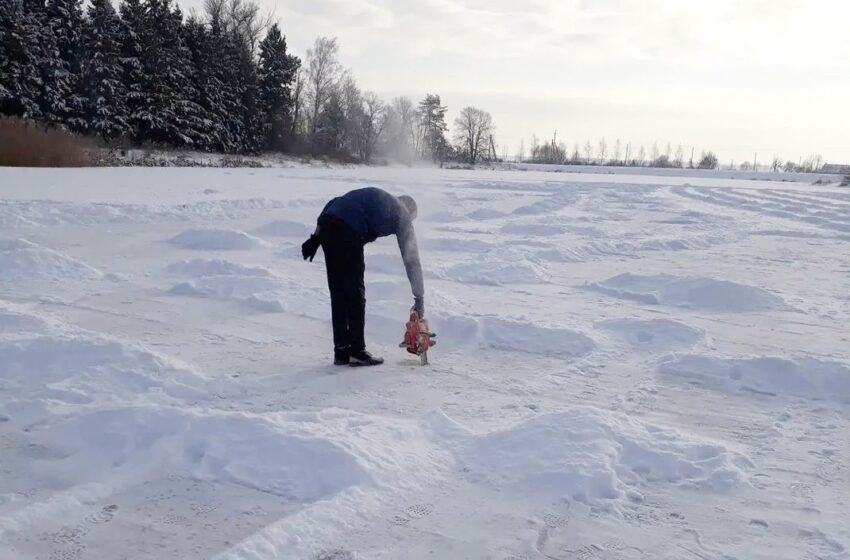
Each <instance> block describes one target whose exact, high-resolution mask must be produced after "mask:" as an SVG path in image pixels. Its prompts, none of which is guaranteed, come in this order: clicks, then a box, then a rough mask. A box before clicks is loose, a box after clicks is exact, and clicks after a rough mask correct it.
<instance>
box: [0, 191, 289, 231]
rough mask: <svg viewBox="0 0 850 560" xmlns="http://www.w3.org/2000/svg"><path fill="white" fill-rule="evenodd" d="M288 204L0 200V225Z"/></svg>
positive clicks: (209, 216)
mask: <svg viewBox="0 0 850 560" xmlns="http://www.w3.org/2000/svg"><path fill="white" fill-rule="evenodd" d="M287 206H288V205H287V204H286V203H284V202H281V201H277V200H270V199H263V198H253V199H246V200H205V201H202V202H195V203H191V204H180V205H175V206H167V205H156V204H114V203H101V202H89V203H78V202H62V201H53V200H51V201H42V200H32V201H0V228H11V227H21V226H56V225H63V224H72V225H86V226H90V225H99V224H121V223H142V224H147V223H158V222H174V221H177V222H179V221H189V220H222V219H238V218H245V217H247V216H249V215H250V213H251V212H252V211H255V210H273V209H280V208H286V207H287Z"/></svg>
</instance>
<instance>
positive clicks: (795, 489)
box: [788, 482, 814, 504]
mask: <svg viewBox="0 0 850 560" xmlns="http://www.w3.org/2000/svg"><path fill="white" fill-rule="evenodd" d="M788 491H789V492H790V494H791V496H793V497H794V498H797V499H798V500H802V501H804V502H806V503H807V504H811V503H812V502H814V489H813V488H812V486H811V485H810V484H805V483H803V482H794V483H792V484H789V485H788Z"/></svg>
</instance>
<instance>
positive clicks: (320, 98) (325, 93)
mask: <svg viewBox="0 0 850 560" xmlns="http://www.w3.org/2000/svg"><path fill="white" fill-rule="evenodd" d="M338 54H339V46H338V45H337V42H336V38H333V39H329V38H327V37H318V38H317V39H316V42H315V43H314V44H313V47H312V48H309V49H307V64H306V65H305V67H306V80H305V87H306V94H307V99H308V100H309V104H310V144H311V147H312V152H313V155H316V127H317V126H318V123H319V113H320V112H321V110H322V107H323V106H324V104H325V103H326V102H327V100H328V99H329V98H330V95H331V92H332V91H333V89H334V87H335V85H336V83H337V80H338V79H339V74H340V65H339V59H338Z"/></svg>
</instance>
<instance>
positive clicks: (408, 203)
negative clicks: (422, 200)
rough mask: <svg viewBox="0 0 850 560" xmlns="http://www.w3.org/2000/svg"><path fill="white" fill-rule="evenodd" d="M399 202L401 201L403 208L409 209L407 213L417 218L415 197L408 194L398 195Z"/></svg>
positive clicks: (413, 218) (412, 217) (412, 218)
mask: <svg viewBox="0 0 850 560" xmlns="http://www.w3.org/2000/svg"><path fill="white" fill-rule="evenodd" d="M398 202H399V204H401V206H402V208H404V209H405V210H407V213H408V214H410V219H411V220H415V219H416V213H417V209H416V201H415V200H413V197H412V196H407V195H406V194H403V195H401V196H400V197H398Z"/></svg>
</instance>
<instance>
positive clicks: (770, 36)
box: [183, 0, 850, 161]
mask: <svg viewBox="0 0 850 560" xmlns="http://www.w3.org/2000/svg"><path fill="white" fill-rule="evenodd" d="M261 1H262V2H264V3H265V4H266V5H267V6H269V7H270V8H272V9H274V10H275V12H276V15H277V17H278V18H279V20H280V22H281V25H282V28H283V30H284V33H285V34H286V35H287V37H288V40H289V44H290V46H291V48H293V49H294V50H295V51H296V52H298V53H299V54H300V53H303V52H304V51H305V50H306V48H307V47H308V46H309V45H310V44H311V43H312V40H313V39H314V38H315V37H316V36H318V35H328V36H336V37H338V38H339V41H340V45H341V49H342V58H343V63H344V64H345V65H346V66H348V67H350V68H351V69H352V70H353V72H354V74H355V76H356V77H357V78H358V81H359V82H361V84H362V85H363V86H364V87H365V88H367V89H372V90H375V91H377V92H378V93H380V94H382V95H391V94H395V93H404V94H408V95H412V96H414V97H418V96H421V95H423V94H424V93H426V92H429V91H430V92H437V93H442V94H443V97H444V98H445V99H446V100H447V101H448V102H449V103H450V104H451V108H452V109H454V110H458V109H460V107H461V106H463V105H467V104H479V105H481V106H482V108H485V109H488V110H490V111H491V112H492V113H493V116H494V119H495V120H496V122H497V124H499V134H500V139H502V141H505V142H507V143H508V144H509V145H510V146H511V149H512V150H513V148H514V147H515V146H516V145H517V144H518V143H519V141H520V138H522V137H525V138H526V139H528V138H530V136H531V134H532V133H534V132H536V133H537V134H539V135H548V134H550V133H551V131H552V130H553V129H555V128H558V129H560V130H571V131H574V133H575V135H577V136H581V135H585V136H587V137H594V138H598V137H601V136H602V135H607V136H620V137H622V138H632V139H634V140H636V141H643V140H641V139H644V138H645V139H647V140H646V141H651V139H652V138H658V139H659V140H662V141H665V142H666V140H667V139H670V140H671V141H674V142H678V141H679V139H681V141H683V142H687V143H698V144H700V145H707V146H713V147H715V148H716V149H718V150H719V151H721V155H722V156H723V157H724V158H732V157H734V158H736V159H739V160H740V159H742V158H743V157H746V154H749V152H750V151H752V150H754V149H764V150H770V151H772V150H776V151H781V152H782V155H784V156H785V157H789V158H790V157H796V156H797V155H799V154H800V153H803V152H806V151H821V152H822V153H823V154H824V155H825V156H826V157H827V159H833V160H834V159H844V160H847V161H850V140H845V138H846V137H847V135H846V131H848V130H850V109H848V102H847V101H846V99H845V98H848V97H850V33H848V32H847V25H846V22H847V21H848V19H850V2H846V1H845V0H714V1H712V2H705V1H703V0H527V1H519V0H286V1H285V2H284V1H276V0H261ZM183 3H184V5H186V6H191V5H192V4H193V3H200V0H183ZM488 103H489V106H488ZM599 107H603V108H604V109H600V108H599ZM542 108H545V111H543V110H542ZM807 126H808V128H807ZM801 131H808V133H805V134H801ZM724 152H727V153H724Z"/></svg>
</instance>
